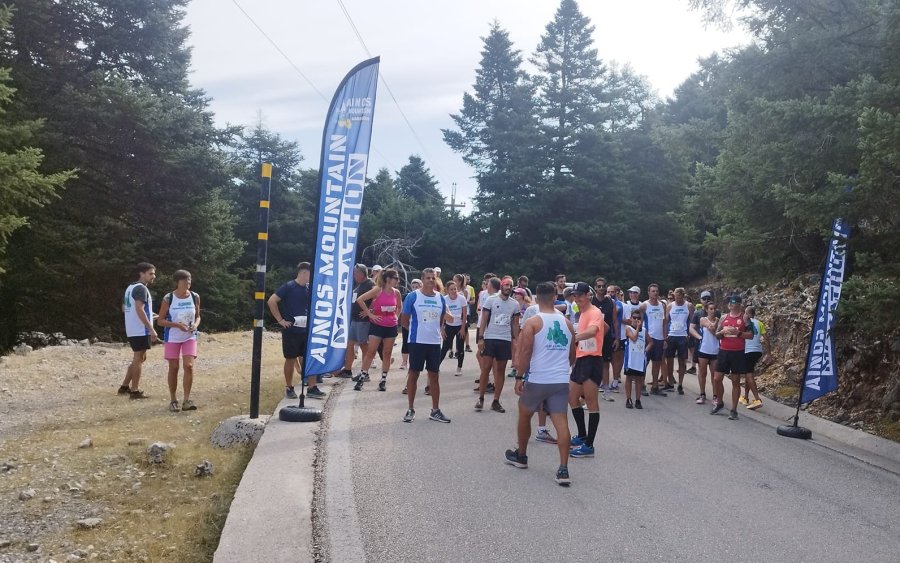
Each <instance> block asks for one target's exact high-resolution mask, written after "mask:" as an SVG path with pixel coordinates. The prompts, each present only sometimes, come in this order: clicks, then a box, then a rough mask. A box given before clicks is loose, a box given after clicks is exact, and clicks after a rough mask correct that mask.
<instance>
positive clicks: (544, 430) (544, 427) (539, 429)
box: [538, 426, 547, 432]
mask: <svg viewBox="0 0 900 563" xmlns="http://www.w3.org/2000/svg"><path fill="white" fill-rule="evenodd" d="M546 431H547V427H546V426H538V432H546Z"/></svg>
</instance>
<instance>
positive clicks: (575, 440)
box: [569, 436, 584, 449]
mask: <svg viewBox="0 0 900 563" xmlns="http://www.w3.org/2000/svg"><path fill="white" fill-rule="evenodd" d="M583 445H584V438H582V437H581V436H572V441H571V442H569V447H570V448H573V449H574V448H578V447H581V446H583Z"/></svg>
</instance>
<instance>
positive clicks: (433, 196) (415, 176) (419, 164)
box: [395, 155, 444, 208]
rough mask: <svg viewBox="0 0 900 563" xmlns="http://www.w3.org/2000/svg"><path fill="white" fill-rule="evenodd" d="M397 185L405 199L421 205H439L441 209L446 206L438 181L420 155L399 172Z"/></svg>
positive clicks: (410, 158) (412, 156)
mask: <svg viewBox="0 0 900 563" xmlns="http://www.w3.org/2000/svg"><path fill="white" fill-rule="evenodd" d="M395 185H396V187H397V190H398V191H399V192H400V193H401V194H402V195H403V196H404V197H406V198H408V199H410V200H412V201H415V202H417V203H418V204H419V205H425V206H435V205H437V206H439V207H441V208H443V206H444V197H443V196H442V195H441V192H440V191H439V190H438V189H437V185H438V183H437V180H435V179H434V177H433V176H432V175H431V171H430V170H428V168H427V167H426V166H425V161H424V160H422V157H420V156H418V155H411V156H410V157H409V162H408V163H407V164H405V165H404V166H403V168H401V169H400V170H398V171H397V180H396V183H395Z"/></svg>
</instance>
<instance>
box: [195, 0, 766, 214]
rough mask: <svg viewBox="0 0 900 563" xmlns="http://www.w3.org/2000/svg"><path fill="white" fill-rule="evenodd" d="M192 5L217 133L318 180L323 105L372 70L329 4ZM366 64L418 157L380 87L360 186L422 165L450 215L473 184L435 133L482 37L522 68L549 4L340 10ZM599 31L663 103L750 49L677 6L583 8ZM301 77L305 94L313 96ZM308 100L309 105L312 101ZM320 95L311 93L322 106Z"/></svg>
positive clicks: (461, 2)
mask: <svg viewBox="0 0 900 563" xmlns="http://www.w3.org/2000/svg"><path fill="white" fill-rule="evenodd" d="M236 1H237V4H238V5H239V6H240V7H241V8H243V10H244V11H246V12H247V14H249V16H250V17H251V18H252V19H253V20H254V21H255V22H256V24H257V25H259V27H260V28H262V30H263V31H264V32H265V34H266V35H268V37H269V38H271V40H272V42H274V43H275V44H276V45H277V46H278V48H280V49H281V51H283V52H284V53H285V54H286V55H287V57H288V58H289V59H290V61H291V63H293V65H294V66H296V68H297V69H299V72H298V71H297V70H295V69H294V68H292V67H291V63H289V62H288V61H287V60H285V58H284V57H283V56H282V55H281V54H279V52H278V50H277V49H276V47H274V46H273V45H272V43H270V42H269V40H268V39H266V37H265V36H264V35H263V34H262V33H261V32H260V31H259V30H258V29H256V27H254V25H253V23H251V21H250V19H248V18H247V16H245V15H244V14H243V13H242V12H241V10H240V9H239V8H238V6H236V5H235V3H234V1H233V0H193V1H192V2H191V3H190V4H189V6H188V12H187V18H186V21H185V23H187V24H188V25H189V26H190V29H191V32H192V35H191V39H190V44H191V45H192V46H193V63H192V71H193V72H192V75H191V80H192V83H193V85H194V86H197V87H200V88H203V89H204V90H206V92H207V94H208V95H209V96H210V97H211V98H212V103H211V107H212V110H213V111H214V112H215V114H216V120H217V122H218V123H219V124H220V125H224V124H226V123H231V124H234V125H253V124H255V123H256V121H257V116H258V115H260V114H261V115H262V116H263V120H264V123H265V124H266V126H267V127H268V128H269V129H270V130H272V131H274V132H277V133H279V134H280V135H281V136H282V137H283V138H285V139H289V140H294V141H297V142H298V143H299V145H300V148H301V151H302V153H303V156H304V158H305V165H306V166H308V167H313V168H318V162H319V150H320V147H319V144H320V143H321V137H322V127H323V125H324V119H325V112H326V111H327V110H328V103H329V102H330V100H331V96H332V95H333V94H334V90H335V88H337V85H338V83H339V82H340V80H341V78H342V77H343V76H344V75H345V74H346V73H347V72H348V71H349V70H350V69H351V68H352V67H353V66H354V65H355V64H357V63H358V62H360V61H362V60H364V59H366V58H368V57H367V55H366V52H365V50H364V49H363V47H362V45H361V44H360V42H359V40H358V39H357V38H356V36H355V35H354V33H353V30H352V29H351V27H350V24H349V23H348V22H347V20H346V18H345V16H344V13H343V12H342V10H341V6H340V4H339V3H338V2H337V0H316V1H315V2H313V1H310V0H236ZM343 3H344V6H345V7H346V8H347V11H348V12H349V14H350V16H351V17H352V18H353V21H354V23H355V24H356V27H357V29H358V30H359V32H360V35H361V36H362V38H363V40H364V41H365V43H366V46H367V47H368V48H369V51H370V52H371V53H372V55H380V56H381V68H380V71H381V76H382V78H384V79H385V80H386V81H387V84H388V86H390V89H391V90H392V91H393V93H394V95H395V96H396V98H397V101H398V102H399V104H400V107H401V108H402V110H403V113H405V114H406V116H407V118H408V119H409V121H410V122H411V123H412V128H413V129H414V130H415V132H416V134H417V135H418V137H419V139H421V144H420V143H419V142H418V141H417V140H416V137H415V136H414V134H413V133H412V131H411V130H410V128H409V126H407V124H406V122H405V121H404V120H403V117H402V115H401V114H400V111H399V110H398V109H397V106H396V105H395V104H394V102H393V100H392V99H391V97H390V95H389V94H388V92H387V90H386V89H385V88H384V84H383V83H382V84H381V85H379V92H378V99H377V105H376V109H375V126H374V132H373V135H372V154H370V162H369V170H368V176H369V177H370V178H371V177H373V176H374V175H375V174H376V172H377V171H378V169H379V168H381V167H382V166H386V167H388V168H389V169H390V170H391V171H392V172H395V171H397V170H399V168H400V167H401V166H403V165H404V164H405V163H406V162H407V159H408V157H409V155H410V154H419V155H421V156H422V157H423V158H424V159H425V162H426V164H427V165H428V166H429V168H430V169H431V172H432V174H433V175H434V176H435V178H436V179H437V180H438V182H439V185H438V189H440V190H441V192H442V193H444V195H445V196H446V198H447V200H448V202H449V195H450V189H451V184H452V183H456V184H457V202H459V201H460V200H462V201H464V202H466V203H467V204H468V206H467V208H466V210H464V212H467V211H468V209H470V208H471V205H472V204H471V202H468V201H467V200H468V199H469V198H471V197H472V196H473V195H474V193H475V181H474V180H473V179H472V178H471V176H472V174H473V172H472V170H471V169H470V168H469V167H468V166H466V165H465V164H464V163H463V162H462V159H461V158H460V157H459V155H457V154H456V153H454V152H452V151H451V150H450V149H449V148H448V147H447V145H445V144H444V142H443V140H442V136H441V129H442V128H451V127H452V126H453V122H452V120H451V119H450V117H449V114H451V113H456V112H458V111H459V109H460V107H461V105H462V95H463V92H466V91H469V92H471V91H472V84H473V82H474V81H475V69H476V68H477V66H478V63H479V60H480V58H481V49H482V37H484V36H485V35H487V32H488V29H489V25H490V22H492V21H493V20H495V19H496V20H498V21H499V22H500V24H501V26H502V27H503V28H505V29H506V30H507V31H509V34H510V38H511V39H512V41H513V43H514V45H515V47H516V48H517V49H519V50H521V51H522V53H523V55H525V58H526V59H528V58H529V57H530V56H531V54H532V53H533V52H534V49H535V47H536V46H537V44H538V42H539V41H540V36H541V35H542V34H543V32H544V28H545V27H546V25H547V23H548V22H550V20H551V19H552V18H553V15H554V13H555V12H556V9H557V8H558V7H559V2H558V1H557V0H454V1H452V2H448V1H428V0H425V1H423V0H418V1H411V0H380V1H379V0H343ZM579 5H580V7H581V10H582V12H583V13H584V14H585V15H587V16H588V17H589V18H591V20H592V23H593V24H594V25H595V26H596V31H595V33H594V41H595V44H596V47H597V49H598V51H599V56H600V58H601V59H603V60H604V61H606V62H611V61H615V62H618V63H619V64H624V63H629V64H631V66H632V67H633V68H634V69H635V71H636V72H638V73H639V74H642V75H645V76H646V77H648V79H649V80H650V83H651V84H652V85H653V87H654V88H655V89H656V91H657V93H658V94H659V95H660V96H661V97H663V98H665V97H666V96H669V95H671V94H672V92H673V91H674V89H675V88H676V87H677V86H678V84H680V83H681V82H682V81H683V80H684V79H685V78H687V77H688V76H689V75H690V74H691V73H692V72H693V71H695V70H696V69H697V58H698V57H702V56H706V55H709V54H710V53H712V52H714V51H721V50H723V49H727V48H729V47H734V46H737V45H741V44H744V43H747V42H748V41H749V39H748V36H747V35H746V34H745V33H744V32H743V31H742V30H740V29H735V30H734V31H731V32H728V33H726V32H722V31H719V30H717V29H712V28H710V29H704V27H703V25H702V23H701V17H700V14H699V13H697V12H692V11H690V10H688V7H687V0H619V1H613V0H581V1H580V2H579ZM301 73H302V74H303V75H305V76H306V77H307V78H308V79H309V81H310V82H312V84H313V85H314V86H315V88H313V86H311V85H310V84H309V82H307V80H305V79H304V78H303V77H302V76H301ZM316 90H318V92H316ZM320 93H321V94H320Z"/></svg>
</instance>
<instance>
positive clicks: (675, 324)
mask: <svg viewBox="0 0 900 563" xmlns="http://www.w3.org/2000/svg"><path fill="white" fill-rule="evenodd" d="M684 328H685V327H684V321H672V328H671V330H673V331H675V332H681V331H683V330H684Z"/></svg>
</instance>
